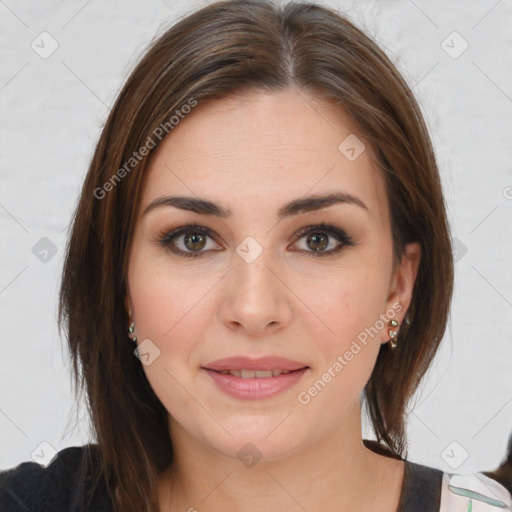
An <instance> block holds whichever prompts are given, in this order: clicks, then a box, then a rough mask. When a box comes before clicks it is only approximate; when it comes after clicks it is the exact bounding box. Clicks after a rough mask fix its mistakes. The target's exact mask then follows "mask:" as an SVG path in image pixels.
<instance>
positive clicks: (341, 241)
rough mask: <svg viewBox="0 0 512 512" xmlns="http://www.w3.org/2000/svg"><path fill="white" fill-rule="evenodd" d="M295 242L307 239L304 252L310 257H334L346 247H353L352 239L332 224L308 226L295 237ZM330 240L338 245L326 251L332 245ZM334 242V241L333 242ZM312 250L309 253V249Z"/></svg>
mask: <svg viewBox="0 0 512 512" xmlns="http://www.w3.org/2000/svg"><path fill="white" fill-rule="evenodd" d="M294 238H295V240H301V239H303V238H304V239H305V240H304V241H305V244H306V250H305V251H304V252H305V253H306V255H308V256H310V255H311V256H315V257H322V256H333V255H334V254H336V253H338V252H339V251H341V250H342V249H343V248H344V247H347V246H353V245H354V242H353V240H352V238H351V237H350V236H349V235H347V233H345V231H343V230H342V229H339V228H337V227H336V226H332V225H331V224H323V223H322V224H317V225H315V226H308V227H307V228H305V229H303V230H301V231H299V232H298V233H297V234H296V235H295V236H294ZM329 238H334V239H335V240H336V241H337V245H336V244H335V247H334V248H332V249H329V250H324V249H326V248H327V247H328V246H329V245H330V241H329ZM331 242H332V241H331ZM308 248H309V249H312V251H309V250H307V249H308Z"/></svg>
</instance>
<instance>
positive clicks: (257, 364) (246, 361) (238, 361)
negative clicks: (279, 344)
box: [203, 356, 308, 380]
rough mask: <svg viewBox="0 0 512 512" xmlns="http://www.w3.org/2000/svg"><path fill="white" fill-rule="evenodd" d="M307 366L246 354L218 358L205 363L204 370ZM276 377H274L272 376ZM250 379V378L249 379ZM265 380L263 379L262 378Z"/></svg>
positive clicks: (287, 368) (289, 360) (286, 360)
mask: <svg viewBox="0 0 512 512" xmlns="http://www.w3.org/2000/svg"><path fill="white" fill-rule="evenodd" d="M306 367H308V365H307V364H305V363H301V362H299V361H292V360H291V359H285V358H284V357H277V356H264V357H258V358H251V357H247V356H232V357H226V358H224V359H218V360H216V361H212V362H211V363H208V364H205V365H204V366H203V368H204V369H205V370H216V371H222V370H288V371H294V370H300V369H301V368H306ZM272 378H276V377H272ZM249 380H250V379H249ZM262 380H265V379H262Z"/></svg>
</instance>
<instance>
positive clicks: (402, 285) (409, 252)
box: [381, 242, 421, 343]
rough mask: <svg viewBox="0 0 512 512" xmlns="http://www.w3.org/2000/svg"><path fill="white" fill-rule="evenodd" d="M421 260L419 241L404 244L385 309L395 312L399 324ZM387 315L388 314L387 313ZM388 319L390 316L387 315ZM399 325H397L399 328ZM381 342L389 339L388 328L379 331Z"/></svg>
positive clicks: (406, 308)
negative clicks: (403, 251) (403, 250)
mask: <svg viewBox="0 0 512 512" xmlns="http://www.w3.org/2000/svg"><path fill="white" fill-rule="evenodd" d="M420 260H421V246H420V244H419V242H413V243H410V244H408V245H406V246H405V253H404V254H403V256H402V259H401V261H400V264H399V265H398V266H397V268H396V269H395V271H394V273H393V276H392V278H391V283H390V286H389V295H388V300H387V302H386V311H393V312H395V315H394V318H395V319H396V320H398V322H399V326H400V325H402V323H403V322H404V317H405V315H406V313H407V310H408V309H409V306H410V304H411V299H412V292H413V290H414V283H415V282H416V276H417V275H418V268H419V266H420ZM388 317H389V315H388ZM389 318H390V319H391V318H392V317H389ZM399 328H400V327H398V329H399ZM381 339H382V342H383V343H387V342H388V341H389V336H388V328H387V325H386V328H385V329H383V331H381Z"/></svg>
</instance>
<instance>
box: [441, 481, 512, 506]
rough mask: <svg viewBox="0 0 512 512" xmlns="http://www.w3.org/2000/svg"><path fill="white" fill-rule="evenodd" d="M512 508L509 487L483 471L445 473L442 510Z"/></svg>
mask: <svg viewBox="0 0 512 512" xmlns="http://www.w3.org/2000/svg"><path fill="white" fill-rule="evenodd" d="M511 508H512V496H511V494H510V492H509V491H508V489H507V488H506V487H504V486H503V485H501V484H500V483H499V482H497V481H496V480H494V479H492V478H489V477H487V476H485V475H484V474H482V473H481V472H473V473H467V474H454V473H443V481H442V490H441V504H440V509H439V511H440V512H456V511H458V510H460V511H461V512H462V511H464V512H466V511H467V510H473V512H498V510H510V509H511Z"/></svg>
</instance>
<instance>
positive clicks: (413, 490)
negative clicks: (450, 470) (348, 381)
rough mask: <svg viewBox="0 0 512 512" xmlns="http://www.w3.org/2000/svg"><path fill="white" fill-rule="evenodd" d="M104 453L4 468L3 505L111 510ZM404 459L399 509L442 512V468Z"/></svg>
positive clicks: (63, 511) (27, 509)
mask: <svg viewBox="0 0 512 512" xmlns="http://www.w3.org/2000/svg"><path fill="white" fill-rule="evenodd" d="M363 442H364V444H365V446H367V447H368V448H370V449H372V450H373V451H375V452H377V453H381V454H385V453H383V452H382V451H381V449H380V448H379V447H378V446H376V443H375V442H373V441H368V440H364V441H363ZM99 455H100V454H99V446H98V445H97V444H88V445H86V446H74V447H71V448H64V449H63V450H61V451H59V452H58V455H57V457H55V458H54V459H53V461H52V462H51V463H50V464H49V465H48V466H47V467H46V468H45V467H42V466H40V465H39V464H37V463H36V462H22V463H21V464H19V465H18V466H16V467H14V468H12V469H9V470H4V471H0V511H1V512H107V511H109V512H110V511H111V510H112V506H111V502H110V500H109V497H108V493H107V487H106V483H105V480H104V478H103V477H101V478H100V479H99V481H98V483H97V484H96V485H93V484H94V482H93V479H92V474H93V473H95V471H96V472H97V468H98V467H99ZM87 456H90V461H89V458H88V457H87ZM395 458H398V457H396V456H395ZM88 461H89V462H88ZM404 462H405V474H404V481H403V485H402V493H401V497H400V503H399V506H398V511H397V512H439V507H440V504H441V483H442V477H443V472H442V471H441V470H439V469H435V468H430V467H428V466H423V465H421V464H416V463H414V462H409V461H407V460H404ZM94 468H96V470H95V469H94Z"/></svg>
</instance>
